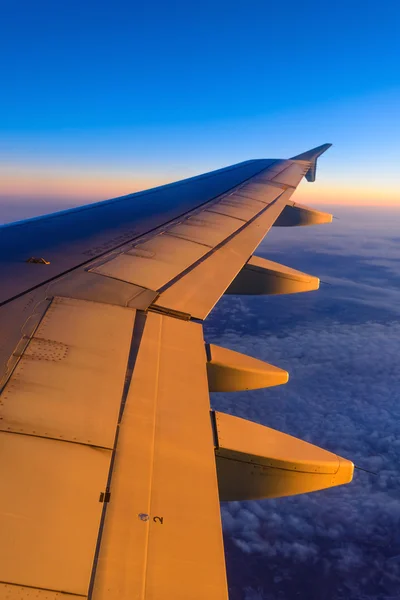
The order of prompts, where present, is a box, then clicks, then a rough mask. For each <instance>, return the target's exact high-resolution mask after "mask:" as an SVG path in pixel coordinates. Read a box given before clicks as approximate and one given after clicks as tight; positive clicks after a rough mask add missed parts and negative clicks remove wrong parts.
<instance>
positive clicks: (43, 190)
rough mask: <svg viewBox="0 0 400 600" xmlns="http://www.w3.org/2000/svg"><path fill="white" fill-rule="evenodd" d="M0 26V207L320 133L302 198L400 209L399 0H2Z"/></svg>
mask: <svg viewBox="0 0 400 600" xmlns="http://www.w3.org/2000/svg"><path fill="white" fill-rule="evenodd" d="M1 21H2V24H1V36H0V57H1V58H0V61H1V73H2V83H3V86H2V87H3V90H2V94H1V95H0V158H1V163H0V164H1V166H0V177H1V181H2V183H1V189H0V202H1V205H3V206H7V205H10V204H11V205H14V204H19V205H21V206H23V207H25V206H26V210H27V213H29V212H30V209H29V207H30V206H31V207H32V206H38V207H39V208H38V210H42V208H41V207H42V205H43V206H47V205H49V206H50V205H51V208H52V209H53V208H54V207H55V206H60V207H61V208H62V207H63V206H65V205H70V204H78V203H84V202H87V201H92V200H100V199H104V198H107V197H112V196H118V195H121V194H124V193H128V192H131V191H135V190H138V189H142V188H145V187H151V186H154V185H158V184H160V183H164V182H167V181H171V180H175V179H180V178H184V177H187V176H190V175H193V174H196V173H200V172H203V171H207V170H212V169H214V168H218V167H220V166H226V165H228V164H232V163H235V162H239V161H242V160H247V159H249V158H261V157H267V158H270V157H289V156H292V155H294V154H297V153H299V152H301V151H304V150H307V149H309V148H311V147H313V146H316V145H319V144H322V143H324V142H332V143H333V144H334V147H333V148H332V149H331V150H330V151H329V154H327V155H325V157H323V159H322V160H321V161H320V178H319V181H318V182H317V183H316V184H314V186H312V185H307V184H302V186H301V188H300V190H299V192H298V194H297V199H298V200H301V201H307V200H308V201H309V202H310V203H311V204H317V203H321V202H329V203H345V204H361V203H366V204H381V205H387V204H391V205H394V204H397V205H400V192H399V188H400V185H399V184H400V176H399V163H400V150H399V144H400V142H399V140H400V73H399V63H400V36H399V30H400V4H399V3H397V2H393V0H383V1H381V2H379V3H377V2H375V1H374V2H372V1H370V0H363V1H360V0H353V1H350V2H348V1H346V2H344V1H342V0H338V1H336V2H334V3H328V2H318V1H310V0H305V1H303V2H302V3H299V2H294V1H292V0H289V1H286V2H280V3H277V2H269V1H267V0H252V2H242V1H240V2H239V1H238V0H233V1H230V2H227V1H225V0H213V1H212V2H211V1H209V0H203V1H202V2H201V3H191V2H187V1H185V2H184V1H181V0H179V1H175V2H173V1H170V2H160V1H156V2H154V1H153V2H147V3H139V2H127V1H123V0H116V1H114V2H112V3H111V2H103V1H100V2H99V1H96V2H94V1H92V0H87V1H86V2H81V1H79V2H78V1H77V0H68V2H67V1H62V2H54V0H37V1H36V2H34V3H33V2H32V1H31V0H29V1H28V0H14V1H12V2H11V1H9V0H7V1H6V2H3V3H2V17H1ZM23 210H24V209H23ZM27 216H29V215H28V214H27ZM20 217H21V215H18V218H20Z"/></svg>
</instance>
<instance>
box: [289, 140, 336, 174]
mask: <svg viewBox="0 0 400 600" xmlns="http://www.w3.org/2000/svg"><path fill="white" fill-rule="evenodd" d="M331 146H332V144H322V146H317V147H316V148H312V150H308V151H307V152H303V154H298V155H297V156H292V158H291V160H306V161H308V162H310V163H311V164H310V168H309V169H308V171H307V173H306V179H307V181H315V175H316V171H317V158H318V157H319V156H321V154H323V153H324V152H326V150H328V148H330V147H331Z"/></svg>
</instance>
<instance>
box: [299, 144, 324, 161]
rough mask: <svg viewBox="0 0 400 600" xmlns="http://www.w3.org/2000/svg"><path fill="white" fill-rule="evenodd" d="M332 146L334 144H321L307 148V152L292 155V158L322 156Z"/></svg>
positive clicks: (312, 158) (311, 158) (310, 158)
mask: <svg viewBox="0 0 400 600" xmlns="http://www.w3.org/2000/svg"><path fill="white" fill-rule="evenodd" d="M331 146H332V144H322V145H321V146H317V147H316V148H312V149H311V150H307V152H302V153H301V154H297V155H296V156H292V158H291V159H290V160H315V159H317V158H318V157H319V156H321V154H323V153H324V152H326V151H327V150H329V148H330V147H331Z"/></svg>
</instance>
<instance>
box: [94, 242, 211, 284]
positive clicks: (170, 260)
mask: <svg viewBox="0 0 400 600" xmlns="http://www.w3.org/2000/svg"><path fill="white" fill-rule="evenodd" d="M207 251H208V248H206V247H205V246H204V245H201V244H198V243H196V242H194V241H189V240H184V239H180V238H176V237H171V236H169V235H167V233H162V234H160V235H155V236H154V237H153V238H152V239H150V240H149V241H147V242H144V243H142V244H136V245H135V246H134V247H133V248H132V249H131V250H128V251H126V252H125V253H124V254H119V255H118V256H116V257H115V258H112V259H111V260H109V261H107V262H105V263H104V264H102V265H99V266H96V267H94V268H93V269H91V272H93V273H99V274H101V275H107V276H109V277H114V278H115V279H122V280H123V281H127V282H128V283H133V284H139V285H141V286H143V287H146V288H149V289H151V290H158V289H159V288H161V287H162V286H163V285H165V284H166V283H168V281H170V280H171V279H173V278H174V277H175V276H176V274H177V273H181V272H182V271H184V270H185V269H186V268H187V267H189V266H190V265H191V264H192V263H194V262H196V261H197V260H198V259H199V258H201V257H202V256H203V255H204V254H206V252H207Z"/></svg>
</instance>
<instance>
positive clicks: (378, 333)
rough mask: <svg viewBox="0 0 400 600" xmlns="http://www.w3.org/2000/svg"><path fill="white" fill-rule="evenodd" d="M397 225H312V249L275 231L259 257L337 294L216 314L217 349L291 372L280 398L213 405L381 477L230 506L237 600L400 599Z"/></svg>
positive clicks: (226, 304) (232, 304) (275, 300)
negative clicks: (310, 276) (301, 273)
mask: <svg viewBox="0 0 400 600" xmlns="http://www.w3.org/2000/svg"><path fill="white" fill-rule="evenodd" d="M373 214H376V213H373ZM399 217H400V214H399V213H397V216H396V215H395V216H394V217H392V218H391V220H390V223H391V224H392V226H391V227H384V226H381V227H380V224H379V222H378V223H377V222H376V218H375V219H374V218H372V217H371V218H370V221H369V222H368V220H365V218H364V221H365V222H366V224H367V227H363V228H358V227H351V226H349V223H348V222H346V221H345V223H344V224H343V225H342V226H341V222H340V223H339V225H336V226H335V227H333V228H332V229H333V231H332V230H331V233H329V228H320V230H321V229H323V230H324V236H325V239H324V238H323V236H322V235H321V234H320V233H318V235H316V236H314V237H313V233H314V229H312V230H310V229H308V231H307V234H308V235H309V242H308V244H307V243H305V242H304V240H305V234H304V232H303V231H301V232H299V233H296V232H297V230H296V232H295V233H294V234H292V236H293V237H292V238H291V240H289V239H288V237H287V236H286V233H285V234H284V235H283V236H282V239H281V238H279V237H277V236H276V235H275V232H273V235H272V236H271V239H270V240H268V238H267V240H266V241H265V242H264V244H263V245H262V246H261V247H260V248H259V254H264V255H266V256H269V257H271V258H272V259H273V260H281V261H282V262H285V263H286V264H288V265H290V266H294V267H296V268H300V269H304V270H308V271H309V272H312V273H313V274H317V275H319V276H320V277H321V279H323V280H324V279H325V280H327V281H328V282H329V283H331V285H327V286H323V287H322V288H321V290H320V291H319V292H316V293H309V294H299V295H296V296H295V295H293V296H281V297H279V296H277V297H271V298H251V297H249V298H245V297H242V298H239V297H225V298H223V299H222V301H221V302H220V303H219V305H218V307H217V308H216V310H215V311H214V313H213V314H212V315H211V317H210V319H209V322H208V324H207V327H206V334H207V337H208V339H209V340H210V341H213V342H215V343H218V344H220V345H223V346H227V347H230V348H232V349H235V350H238V351H241V352H244V353H247V354H251V355H253V356H257V357H259V358H261V359H263V360H265V361H267V362H271V363H272V364H276V365H278V366H281V367H283V368H286V369H287V370H288V371H289V372H290V375H291V378H290V380H289V383H288V384H287V385H286V386H281V387H278V388H275V389H274V388H270V389H267V390H259V391H254V392H247V393H236V394H214V395H213V398H212V403H213V405H214V407H215V408H217V409H218V410H222V411H225V412H230V413H232V414H236V415H238V416H241V417H245V418H248V419H251V420H253V421H257V422H259V423H262V424H265V425H268V426H270V427H273V428H275V429H279V430H281V431H285V432H287V433H290V434H292V435H295V436H297V437H300V438H302V439H305V440H307V441H310V442H312V443H315V444H317V445H319V446H322V447H324V448H327V449H329V450H331V451H333V452H336V453H337V454H339V455H342V456H345V457H346V458H350V459H351V460H353V461H354V462H355V464H356V465H358V466H360V467H362V468H364V469H367V470H370V471H374V472H376V473H377V475H373V474H369V473H365V472H363V471H356V473H355V477H354V481H353V483H351V484H350V485H348V486H342V487H339V488H333V489H331V490H326V491H321V492H315V493H313V494H307V495H302V496H297V497H291V498H282V499H276V500H265V501H260V502H244V503H238V502H232V503H226V504H224V505H223V506H222V515H223V524H224V533H225V540H226V554H227V566H228V577H229V585H230V594H231V600H239V599H243V600H258V599H261V598H262V599H266V600H269V599H270V598H271V599H272V598H274V599H275V598H282V599H292V598H297V597H298V598H310V599H314V598H315V599H317V598H318V599H321V598H322V599H326V600H339V599H342V598H343V599H344V598H346V599H348V600H353V599H354V600H356V599H357V600H361V599H372V598H381V599H385V600H389V599H394V598H399V597H400V466H399V465H400V385H399V383H400V361H399V360H398V357H399V355H400V320H399V313H398V311H399V308H398V305H400V302H398V301H399V300H400V298H399V294H400V291H399V287H398V283H399V282H398V279H397V272H396V265H395V261H396V260H397V258H398V257H399V254H400V244H399V243H398V241H399V240H398V237H397V239H396V235H395V234H396V231H395V230H394V229H393V219H394V220H395V219H396V218H397V226H398V225H399V224H400V218H399ZM374 221H375V223H374ZM315 229H317V228H315ZM284 238H286V239H284ZM368 244H370V251H369V252H368ZM285 246H286V253H285V256H284V254H283V249H284V248H285ZM301 249H302V251H301ZM347 249H348V251H347ZM279 255H281V258H278V257H279ZM377 257H379V258H377ZM391 266H393V269H392V268H388V267H391Z"/></svg>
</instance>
